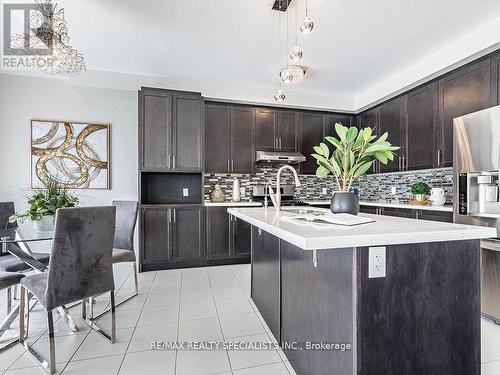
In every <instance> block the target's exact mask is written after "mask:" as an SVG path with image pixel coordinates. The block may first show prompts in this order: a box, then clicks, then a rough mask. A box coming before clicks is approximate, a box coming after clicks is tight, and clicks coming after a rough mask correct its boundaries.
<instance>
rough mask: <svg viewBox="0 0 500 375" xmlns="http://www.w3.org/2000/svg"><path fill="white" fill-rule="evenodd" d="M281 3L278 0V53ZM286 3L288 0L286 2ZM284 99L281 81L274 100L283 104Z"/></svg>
mask: <svg viewBox="0 0 500 375" xmlns="http://www.w3.org/2000/svg"><path fill="white" fill-rule="evenodd" d="M282 1H283V0H280V3H279V6H280V9H279V13H278V14H279V15H278V41H279V44H278V51H280V49H281V6H282ZM287 1H288V0H287ZM280 55H281V53H280ZM280 76H281V72H280ZM285 99H286V95H285V93H284V91H283V90H282V89H281V80H280V82H279V84H278V90H276V92H275V93H274V100H276V101H277V102H283V101H285Z"/></svg>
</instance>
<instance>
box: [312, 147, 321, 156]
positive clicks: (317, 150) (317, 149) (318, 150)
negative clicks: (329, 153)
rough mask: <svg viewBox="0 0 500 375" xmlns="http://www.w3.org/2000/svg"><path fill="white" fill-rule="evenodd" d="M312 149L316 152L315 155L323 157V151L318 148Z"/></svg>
mask: <svg viewBox="0 0 500 375" xmlns="http://www.w3.org/2000/svg"><path fill="white" fill-rule="evenodd" d="M313 149H314V151H316V153H317V154H318V155H321V156H324V155H323V149H322V148H321V147H320V146H314V147H313Z"/></svg>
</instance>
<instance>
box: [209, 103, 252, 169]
mask: <svg viewBox="0 0 500 375" xmlns="http://www.w3.org/2000/svg"><path fill="white" fill-rule="evenodd" d="M254 129H255V111H254V110H253V109H252V108H247V107H234V106H228V105H223V104H221V105H219V104H207V105H206V106H205V172H208V173H224V172H229V173H248V174H250V173H253V170H254V165H255V144H254Z"/></svg>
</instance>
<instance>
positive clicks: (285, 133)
mask: <svg viewBox="0 0 500 375" xmlns="http://www.w3.org/2000/svg"><path fill="white" fill-rule="evenodd" d="M296 117H297V115H296V112H292V111H279V112H278V148H279V150H281V151H295V150H297V147H296V128H297V118H296Z"/></svg>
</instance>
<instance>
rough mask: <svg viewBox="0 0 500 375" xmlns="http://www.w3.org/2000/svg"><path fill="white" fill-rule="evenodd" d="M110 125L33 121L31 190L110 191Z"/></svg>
mask: <svg viewBox="0 0 500 375" xmlns="http://www.w3.org/2000/svg"><path fill="white" fill-rule="evenodd" d="M109 140H110V125H109V124H99V123H78V122H64V121H43V120H32V121H31V187H32V188H40V187H43V186H45V185H47V184H49V183H54V182H55V183H58V184H59V185H60V186H63V187H66V188H68V189H109V188H110V158H109V149H110V143H109V142H110V141H109Z"/></svg>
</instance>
